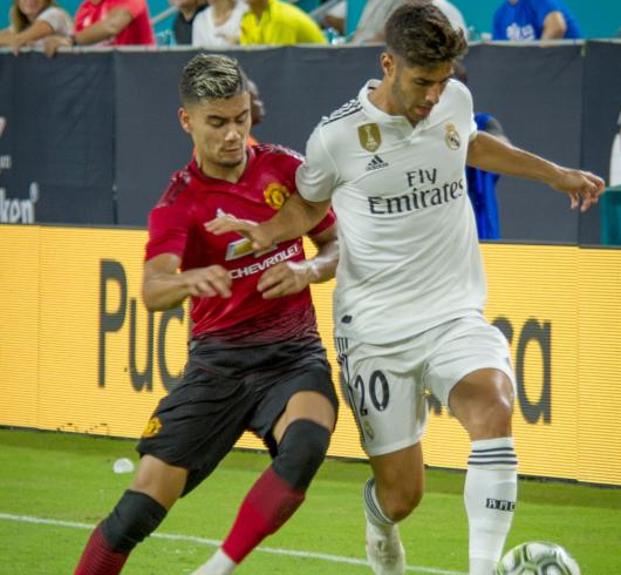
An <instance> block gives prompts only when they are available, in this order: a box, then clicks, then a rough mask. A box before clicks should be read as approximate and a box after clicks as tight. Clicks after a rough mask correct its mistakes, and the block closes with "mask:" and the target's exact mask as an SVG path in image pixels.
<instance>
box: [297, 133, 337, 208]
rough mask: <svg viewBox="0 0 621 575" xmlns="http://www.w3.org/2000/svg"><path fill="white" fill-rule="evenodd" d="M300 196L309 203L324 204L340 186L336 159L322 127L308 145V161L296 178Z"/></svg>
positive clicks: (306, 160)
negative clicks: (331, 152) (327, 147)
mask: <svg viewBox="0 0 621 575" xmlns="http://www.w3.org/2000/svg"><path fill="white" fill-rule="evenodd" d="M295 181H296V186H297V189H298V192H299V194H300V195H301V196H302V197H303V198H304V199H305V200H308V201H309V202H323V201H326V200H329V199H330V198H331V197H332V193H333V191H334V188H335V187H336V186H337V184H338V171H337V167H336V164H335V163H334V159H333V158H332V156H331V155H330V153H329V152H328V150H327V149H326V146H325V144H324V142H323V134H322V133H321V126H318V127H317V128H315V130H314V131H313V133H312V134H311V136H310V138H309V139H308V142H307V144H306V159H305V160H304V163H303V164H302V165H301V166H300V167H299V169H298V171H297V173H296V176H295Z"/></svg>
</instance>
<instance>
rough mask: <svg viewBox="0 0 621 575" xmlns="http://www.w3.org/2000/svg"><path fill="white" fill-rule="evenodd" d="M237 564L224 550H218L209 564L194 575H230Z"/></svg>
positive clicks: (193, 574)
mask: <svg viewBox="0 0 621 575" xmlns="http://www.w3.org/2000/svg"><path fill="white" fill-rule="evenodd" d="M235 567H237V564H236V563H235V562H234V561H233V560H232V559H231V558H230V557H229V556H228V555H227V554H226V553H224V551H222V549H218V550H217V551H216V552H215V553H214V554H213V555H212V557H211V559H210V560H209V561H207V563H205V564H204V565H201V566H200V567H199V568H198V569H197V570H196V571H194V573H192V575H230V574H231V573H233V570H234V569H235Z"/></svg>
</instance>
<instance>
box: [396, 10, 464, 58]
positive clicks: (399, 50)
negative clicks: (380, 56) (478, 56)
mask: <svg viewBox="0 0 621 575" xmlns="http://www.w3.org/2000/svg"><path fill="white" fill-rule="evenodd" d="M385 33H386V47H387V49H388V51H389V52H392V53H393V54H396V55H397V56H400V57H401V58H403V59H404V60H405V62H406V64H407V65H408V66H423V67H429V66H436V65H438V64H443V63H444V62H450V61H452V60H455V59H456V58H459V57H460V56H462V55H463V54H464V53H465V52H466V50H467V49H468V42H467V41H466V38H465V37H464V33H463V31H462V30H456V29H455V28H453V26H452V25H451V23H450V22H449V20H448V18H447V17H446V16H445V15H444V13H443V12H442V11H441V10H440V9H439V8H437V7H436V6H434V5H433V4H432V3H431V1H430V0H409V1H408V2H406V3H405V4H403V5H402V6H400V7H399V8H397V9H396V10H395V11H394V12H393V13H392V14H391V16H390V18H388V21H387V22H386V28H385Z"/></svg>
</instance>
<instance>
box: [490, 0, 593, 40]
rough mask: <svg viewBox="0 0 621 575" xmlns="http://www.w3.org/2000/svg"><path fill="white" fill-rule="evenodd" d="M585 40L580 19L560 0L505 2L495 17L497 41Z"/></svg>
mask: <svg viewBox="0 0 621 575" xmlns="http://www.w3.org/2000/svg"><path fill="white" fill-rule="evenodd" d="M581 37H582V33H581V32H580V28H579V27H578V23H577V22H576V19H575V18H574V17H573V16H572V15H571V13H570V12H569V10H568V8H567V6H565V5H564V4H563V3H562V2H561V1H560V0H505V1H504V2H503V3H502V5H501V6H500V7H499V8H498V10H496V13H495V14H494V28H493V33H492V38H493V39H494V40H542V39H543V40H551V39H561V38H581Z"/></svg>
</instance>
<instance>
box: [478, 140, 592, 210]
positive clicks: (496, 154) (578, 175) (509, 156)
mask: <svg viewBox="0 0 621 575" xmlns="http://www.w3.org/2000/svg"><path fill="white" fill-rule="evenodd" d="M466 163H467V164H468V165H469V166H473V167H475V168H480V169H482V170H486V171H488V172H494V173H496V174H501V175H505V176H515V177H517V178H524V179H528V180H535V181H538V182H542V183H544V184H547V185H548V186H550V187H551V188H553V189H554V190H556V191H558V192H562V193H565V194H567V195H569V197H570V198H571V208H572V209H575V208H577V207H579V206H580V210H581V211H582V212H585V211H586V210H588V209H589V208H590V207H591V205H593V204H595V203H597V200H598V199H599V196H601V195H602V193H603V192H604V180H602V179H601V178H600V177H599V176H596V175H595V174H592V173H591V172H585V171H583V170H574V169H571V168H565V167H563V166H559V165H558V164H555V163H553V162H550V161H548V160H546V159H544V158H542V157H540V156H537V155H536V154H531V153H530V152H527V151H526V150H521V149H520V148H516V147H515V146H512V145H511V144H508V143H505V142H502V141H501V140H499V139H498V138H495V137H494V136H492V135H490V134H486V133H485V132H478V133H477V135H476V136H475V138H474V139H472V140H471V141H470V144H469V146H468V157H467V158H466Z"/></svg>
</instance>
